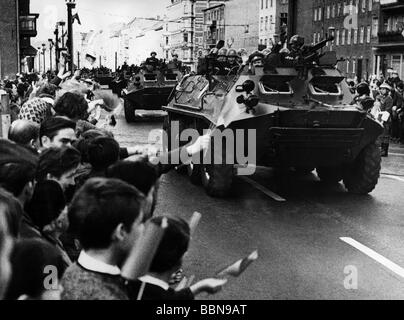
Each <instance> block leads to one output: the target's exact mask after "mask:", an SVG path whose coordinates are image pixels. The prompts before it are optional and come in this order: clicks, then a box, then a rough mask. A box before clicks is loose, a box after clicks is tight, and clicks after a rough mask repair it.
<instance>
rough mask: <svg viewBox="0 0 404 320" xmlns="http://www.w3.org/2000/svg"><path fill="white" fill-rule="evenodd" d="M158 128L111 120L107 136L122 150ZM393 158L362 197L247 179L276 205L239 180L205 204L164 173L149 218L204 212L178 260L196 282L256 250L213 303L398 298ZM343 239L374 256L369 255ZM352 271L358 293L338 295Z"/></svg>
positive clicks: (399, 228)
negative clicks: (222, 196)
mask: <svg viewBox="0 0 404 320" xmlns="http://www.w3.org/2000/svg"><path fill="white" fill-rule="evenodd" d="M157 120H158V119H157ZM161 126H162V124H161V122H158V121H157V122H156V119H154V121H152V122H146V123H136V124H130V125H128V124H126V122H125V121H124V120H123V119H119V123H118V126H117V128H116V129H115V135H116V138H117V139H118V140H119V141H120V143H121V144H122V145H124V146H125V145H126V146H127V145H130V144H132V143H145V142H147V140H148V135H149V132H150V131H151V130H153V129H159V128H161ZM157 143H158V142H157ZM392 153H393V154H392V155H391V156H390V157H389V158H387V159H385V160H383V170H382V171H383V173H384V174H383V175H382V177H381V179H380V182H379V184H378V186H377V188H376V190H375V191H374V192H373V193H372V194H371V195H369V196H354V195H350V194H348V193H346V191H345V190H344V188H343V186H342V185H337V186H327V185H324V184H323V183H321V182H319V181H318V179H317V177H316V176H315V174H312V175H309V176H305V177H301V176H300V177H298V176H291V177H289V179H288V183H289V187H288V189H289V190H288V191H287V192H286V191H285V190H282V189H281V188H279V187H278V186H277V185H276V184H274V183H273V180H274V179H271V178H272V176H273V172H272V171H271V170H268V169H259V170H257V173H256V174H255V175H254V176H253V177H252V179H253V181H255V182H258V183H259V184H260V186H263V187H265V188H267V189H268V190H272V191H274V192H277V193H278V194H279V195H280V196H282V197H284V198H285V199H286V201H285V202H277V201H275V200H273V199H272V198H270V197H268V196H267V195H266V194H265V193H263V192H262V191H259V190H258V189H257V188H256V187H254V186H253V185H251V184H250V183H247V182H245V181H243V180H241V179H237V180H236V182H235V186H234V190H235V191H234V194H233V197H231V198H229V199H213V198H210V197H209V196H207V195H206V194H205V193H204V191H203V189H202V187H200V186H195V185H193V184H191V183H190V182H189V181H188V179H187V177H185V176H182V175H180V174H178V173H176V172H171V173H169V174H168V175H166V176H165V177H163V179H162V182H161V188H160V194H159V204H158V207H157V211H156V213H157V214H169V215H178V216H181V217H184V218H186V219H188V218H189V217H190V216H191V215H192V213H193V212H194V211H199V212H201V213H202V214H203V218H202V221H201V223H200V225H199V227H198V229H197V232H196V234H195V236H194V239H193V242H192V245H191V248H190V250H189V253H188V255H187V256H186V259H185V262H184V263H185V271H186V274H187V275H193V274H195V275H196V276H197V279H201V278H203V277H210V276H212V275H214V273H215V271H218V270H220V269H221V268H222V267H225V266H226V265H227V264H229V263H231V262H233V261H236V260H238V259H239V258H241V257H243V256H246V255H248V254H249V253H250V252H252V251H253V250H255V249H258V250H259V255H260V257H259V260H258V261H257V262H255V264H253V265H252V266H251V267H250V268H249V269H248V270H247V271H246V272H245V273H244V274H243V275H242V276H241V277H240V278H238V279H232V280H231V281H230V282H229V284H228V285H227V287H226V289H225V290H224V291H223V292H221V293H220V294H218V295H217V296H215V297H214V298H216V299H241V300H243V299H245V300H253V299H353V300H354V299H404V269H402V268H404V249H403V248H404V232H403V230H404V210H403V208H404V149H403V148H400V147H399V146H395V147H394V148H393V150H392ZM342 237H347V238H351V239H353V240H349V241H351V243H352V244H353V245H354V246H355V245H356V242H359V243H360V244H362V245H364V246H365V249H364V250H365V251H366V250H368V249H372V250H373V251H372V252H370V253H369V254H370V256H369V255H367V254H365V253H364V252H362V251H360V250H359V249H358V248H361V247H360V246H359V247H358V246H357V247H358V248H356V247H354V246H353V245H352V244H348V243H346V242H343V241H342V240H341V238H342ZM355 241H356V242H355ZM377 254H379V255H381V256H382V257H380V256H378V255H377ZM383 258H385V259H386V260H383ZM380 262H383V263H384V265H383V264H382V263H380ZM347 266H353V267H354V268H355V269H347V270H345V269H346V268H347ZM401 267H402V268H401ZM348 268H349V267H348ZM352 270H357V273H358V288H357V289H356V290H355V289H354V290H347V289H346V288H345V287H344V281H346V277H347V276H348V274H344V271H347V272H349V274H350V275H353V274H352V273H351V272H352ZM200 298H201V299H211V297H200Z"/></svg>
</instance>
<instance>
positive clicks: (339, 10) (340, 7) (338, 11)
mask: <svg viewBox="0 0 404 320" xmlns="http://www.w3.org/2000/svg"><path fill="white" fill-rule="evenodd" d="M342 13H343V12H342V3H341V2H339V3H338V9H337V16H338V17H339V16H341V15H342Z"/></svg>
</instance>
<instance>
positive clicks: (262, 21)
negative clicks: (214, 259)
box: [260, 17, 264, 31]
mask: <svg viewBox="0 0 404 320" xmlns="http://www.w3.org/2000/svg"><path fill="white" fill-rule="evenodd" d="M260 30H261V31H263V30H264V17H261V26H260Z"/></svg>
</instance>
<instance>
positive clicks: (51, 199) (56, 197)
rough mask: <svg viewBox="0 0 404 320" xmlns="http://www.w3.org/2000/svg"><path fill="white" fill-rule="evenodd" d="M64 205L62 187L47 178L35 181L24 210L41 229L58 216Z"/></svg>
mask: <svg viewBox="0 0 404 320" xmlns="http://www.w3.org/2000/svg"><path fill="white" fill-rule="evenodd" d="M65 206H66V201H65V196H64V193H63V190H62V187H61V186H60V185H59V184H58V183H57V182H56V181H52V180H47V181H41V182H39V183H37V185H36V186H35V191H34V194H33V196H32V199H31V201H29V202H28V203H27V205H26V206H25V210H26V212H27V213H28V215H29V216H30V217H31V219H32V221H33V222H34V224H35V225H36V226H38V227H39V228H40V230H42V229H43V227H45V226H46V225H48V224H50V223H51V222H52V221H54V220H55V219H57V218H58V217H59V215H60V214H61V213H62V211H63V209H64V208H65Z"/></svg>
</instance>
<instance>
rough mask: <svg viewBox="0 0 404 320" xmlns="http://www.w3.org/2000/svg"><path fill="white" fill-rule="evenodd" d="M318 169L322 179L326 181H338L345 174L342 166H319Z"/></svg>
mask: <svg viewBox="0 0 404 320" xmlns="http://www.w3.org/2000/svg"><path fill="white" fill-rule="evenodd" d="M316 171H317V175H318V177H319V178H320V180H321V181H323V182H325V183H338V182H340V181H341V180H342V178H343V176H344V173H343V170H342V167H318V168H317V169H316Z"/></svg>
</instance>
